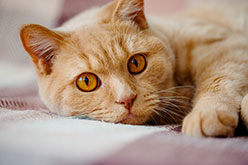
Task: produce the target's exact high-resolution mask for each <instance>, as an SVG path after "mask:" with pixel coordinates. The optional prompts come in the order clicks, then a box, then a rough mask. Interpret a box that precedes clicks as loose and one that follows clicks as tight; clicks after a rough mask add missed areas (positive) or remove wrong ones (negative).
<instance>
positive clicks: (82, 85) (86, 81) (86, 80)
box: [76, 73, 101, 92]
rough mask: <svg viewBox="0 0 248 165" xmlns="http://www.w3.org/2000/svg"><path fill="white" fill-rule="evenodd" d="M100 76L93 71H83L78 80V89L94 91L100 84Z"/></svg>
mask: <svg viewBox="0 0 248 165" xmlns="http://www.w3.org/2000/svg"><path fill="white" fill-rule="evenodd" d="M100 84H101V83H100V80H99V78H98V77H97V76H96V75H95V74H93V73H82V74H81V75H80V76H78V78H77V80H76V85H77V87H78V89H80V90H81V91H83V92H92V91H94V90H96V89H97V88H98V87H99V86H100Z"/></svg>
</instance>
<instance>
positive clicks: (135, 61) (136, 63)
mask: <svg viewBox="0 0 248 165" xmlns="http://www.w3.org/2000/svg"><path fill="white" fill-rule="evenodd" d="M132 63H133V64H134V65H135V66H136V67H138V62H137V60H136V59H135V58H134V59H132Z"/></svg>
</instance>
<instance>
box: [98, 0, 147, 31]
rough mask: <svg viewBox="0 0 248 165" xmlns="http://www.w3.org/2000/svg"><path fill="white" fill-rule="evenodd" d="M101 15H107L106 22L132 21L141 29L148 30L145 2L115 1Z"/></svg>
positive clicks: (142, 0)
mask: <svg viewBox="0 0 248 165" xmlns="http://www.w3.org/2000/svg"><path fill="white" fill-rule="evenodd" d="M106 13H107V14H106ZM109 14H110V15H109ZM100 15H101V16H103V17H106V15H107V17H106V19H105V20H104V22H108V21H116V20H125V21H132V22H133V23H135V24H136V25H138V26H139V27H140V29H147V28H148V24H147V21H146V17H145V14H144V0H115V1H114V2H112V3H111V4H109V5H108V6H107V7H106V8H105V10H104V11H103V12H101V13H100ZM104 15H105V16H104ZM109 18H110V20H109Z"/></svg>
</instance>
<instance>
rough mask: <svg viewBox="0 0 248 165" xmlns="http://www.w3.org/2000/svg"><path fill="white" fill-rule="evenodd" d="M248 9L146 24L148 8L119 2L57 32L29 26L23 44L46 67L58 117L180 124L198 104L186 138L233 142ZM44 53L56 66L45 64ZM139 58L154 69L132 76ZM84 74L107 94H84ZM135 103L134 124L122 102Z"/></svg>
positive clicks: (245, 79)
mask: <svg viewBox="0 0 248 165" xmlns="http://www.w3.org/2000/svg"><path fill="white" fill-rule="evenodd" d="M246 7H247V8H248V5H246V6H245V5H240V6H239V5H237V6H236V7H233V8H232V6H230V5H229V6H228V5H227V6H226V7H225V8H216V7H211V6H210V7H204V8H196V9H192V10H189V11H187V12H185V13H183V14H179V15H176V16H170V17H169V18H162V17H161V18H159V17H148V19H146V18H145V16H144V11H143V8H144V6H143V0H130V1H128V0H116V1H114V2H113V3H110V4H107V5H106V6H104V7H101V8H96V9H91V10H89V11H86V12H84V13H82V14H80V15H79V16H77V17H75V18H73V19H72V20H70V21H68V22H67V23H65V24H64V25H63V26H61V27H59V28H57V29H54V30H53V31H49V30H47V29H45V28H44V27H41V26H39V25H26V26H24V27H23V28H22V30H21V38H22V41H23V45H24V47H25V49H26V50H27V52H28V53H29V54H30V55H31V57H32V58H33V60H34V61H35V64H36V66H38V67H37V75H38V80H39V81H38V82H39V90H40V96H41V98H42V100H43V101H44V103H45V104H46V105H47V106H48V107H49V109H50V110H51V111H53V112H56V113H58V114H61V115H65V116H73V115H80V114H85V115H87V116H89V117H90V118H93V119H97V120H102V121H108V122H121V123H128V124H144V123H145V122H147V121H149V120H153V119H154V120H157V121H159V119H160V120H161V121H164V120H165V121H166V122H168V121H169V122H180V119H182V117H184V115H185V114H187V113H188V111H189V108H190V104H191V103H192V110H191V112H190V113H189V114H188V115H187V116H186V118H185V119H184V121H183V132H184V133H186V134H189V135H195V136H232V135H233V133H234V129H235V128H236V127H237V123H238V115H239V112H240V109H241V102H242V99H243V97H244V96H245V95H246V94H247V90H248V54H247V52H248V37H247V31H248V27H246V24H247V23H248V13H247V12H246V9H247V8H246ZM227 13H232V15H228V14H227ZM41 35H42V36H41ZM30 36H31V37H30ZM44 36H46V38H44ZM41 40H42V41H44V42H42V41H41ZM44 44H46V45H44ZM34 45H35V47H36V49H33V47H34ZM37 48H38V49H37ZM46 48H49V50H50V51H47V50H46ZM36 50H37V51H36ZM41 53H43V54H45V55H46V56H48V57H50V56H52V58H48V59H46V61H45V62H46V63H44V57H43V56H39V54H41ZM135 54H144V55H145V56H146V58H147V68H146V69H145V71H144V72H142V73H140V74H138V75H131V74H130V73H129V72H128V68H127V62H128V60H129V59H130V58H131V57H132V56H133V55H135ZM42 61H43V63H42ZM44 68H45V70H46V71H47V70H48V68H49V69H50V70H48V71H50V72H45V73H44ZM42 69H43V72H42ZM84 72H92V73H94V74H95V75H97V76H98V77H99V78H100V79H101V82H102V84H101V86H100V88H98V89H97V90H95V91H93V92H90V93H85V92H82V91H80V90H78V89H77V87H76V85H75V80H76V79H77V77H78V76H79V75H80V74H81V73H84ZM192 87H194V88H192ZM129 95H137V97H136V99H135V101H134V103H133V107H132V109H131V113H132V117H130V118H127V116H128V111H127V110H126V109H125V108H124V106H123V105H121V104H116V101H117V100H118V99H120V98H123V97H127V96H129ZM243 102H244V103H242V110H241V115H242V118H243V119H244V121H245V122H246V123H247V124H248V120H247V118H248V116H247V114H248V113H247V109H248V108H247V104H246V102H247V101H245V100H244V101H243ZM172 110H173V111H172Z"/></svg>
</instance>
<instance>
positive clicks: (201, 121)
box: [182, 50, 248, 136]
mask: <svg viewBox="0 0 248 165" xmlns="http://www.w3.org/2000/svg"><path fill="white" fill-rule="evenodd" d="M243 52H245V51H242V53H243ZM231 53H232V55H233V54H234V55H235V51H234V50H232V52H231ZM231 53H230V54H231ZM237 53H238V51H237ZM230 54H226V56H222V58H219V59H216V58H215V60H212V61H213V62H212V63H210V62H209V61H208V59H207V58H205V59H204V60H205V61H204V62H205V63H206V62H209V63H207V64H208V65H205V66H204V62H203V63H200V64H199V65H198V66H197V68H199V69H198V70H199V71H198V70H196V76H195V77H194V79H195V84H196V93H195V96H194V99H193V108H192V111H191V112H190V113H189V114H188V115H187V116H186V117H185V119H184V121H183V128H182V131H183V133H185V134H188V135H193V136H232V135H233V134H234V130H235V128H236V127H237V125H238V120H239V113H240V109H241V102H242V99H243V97H244V96H245V94H246V93H247V90H248V56H243V54H241V55H240V54H239V56H238V55H235V56H231V55H230ZM237 56H238V58H236V57H237ZM242 57H244V58H242ZM225 58H226V59H225ZM227 58H229V59H227ZM210 64H211V65H210ZM200 65H201V66H200ZM201 68H203V69H202V70H201ZM246 100H248V99H246ZM244 102H248V101H245V100H244ZM244 104H245V103H244ZM247 106H248V104H247ZM247 109H248V107H245V108H243V110H242V114H243V118H244V119H245V121H247V118H248V116H247V114H248V111H247Z"/></svg>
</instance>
